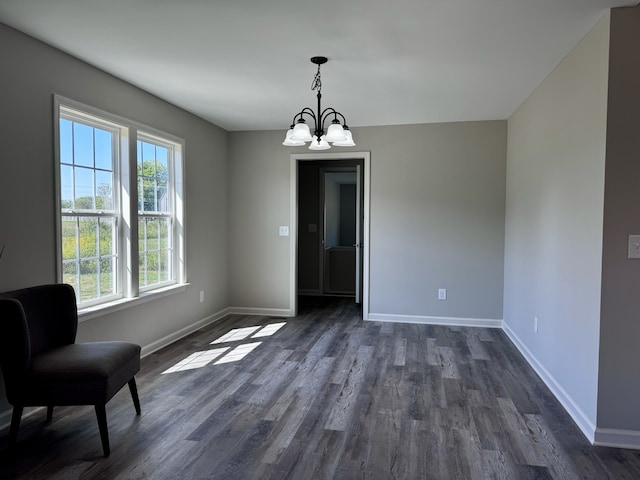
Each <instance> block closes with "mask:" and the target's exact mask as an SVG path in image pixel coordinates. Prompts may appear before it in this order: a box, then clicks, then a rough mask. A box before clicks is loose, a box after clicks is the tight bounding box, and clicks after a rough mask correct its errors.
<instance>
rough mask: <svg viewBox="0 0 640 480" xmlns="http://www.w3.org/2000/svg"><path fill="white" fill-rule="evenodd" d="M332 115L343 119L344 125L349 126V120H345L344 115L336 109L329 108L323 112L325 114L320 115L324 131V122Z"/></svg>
mask: <svg viewBox="0 0 640 480" xmlns="http://www.w3.org/2000/svg"><path fill="white" fill-rule="evenodd" d="M331 115H334V118H335V117H338V116H340V117H341V118H342V125H343V126H346V125H347V119H346V118H344V115H342V114H341V113H340V112H338V111H337V110H336V109H334V108H332V107H327V108H325V109H324V110H323V112H322V113H321V114H320V125H321V127H322V129H323V130H324V122H325V121H326V120H327V118H329V117H330V116H331Z"/></svg>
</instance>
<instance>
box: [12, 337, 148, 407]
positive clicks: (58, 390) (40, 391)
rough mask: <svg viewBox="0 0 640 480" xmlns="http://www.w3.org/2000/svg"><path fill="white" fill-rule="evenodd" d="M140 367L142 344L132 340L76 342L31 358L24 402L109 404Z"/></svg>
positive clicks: (32, 403)
mask: <svg viewBox="0 0 640 480" xmlns="http://www.w3.org/2000/svg"><path fill="white" fill-rule="evenodd" d="M139 370H140V346H139V345H136V344H133V343H128V342H91V343H76V344H71V345H65V346H62V347H58V348H54V349H51V350H47V351H45V352H42V353H40V354H38V355H34V356H33V357H32V358H31V368H30V369H29V372H28V375H26V377H25V378H23V380H22V382H23V384H22V385H23V387H24V388H23V389H22V392H23V393H22V394H21V395H20V396H21V397H22V398H21V403H22V404H23V405H25V406H26V405H34V406H35V405H97V404H105V403H107V401H109V399H110V398H111V397H113V395H115V394H116V392H118V390H120V389H121V388H122V387H123V386H124V384H125V383H127V382H128V381H129V380H131V379H132V378H133V377H134V375H135V374H136V373H137V372H138V371H139Z"/></svg>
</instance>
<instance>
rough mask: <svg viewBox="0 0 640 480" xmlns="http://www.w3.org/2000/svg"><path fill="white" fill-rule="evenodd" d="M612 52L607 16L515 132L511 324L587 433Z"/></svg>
mask: <svg viewBox="0 0 640 480" xmlns="http://www.w3.org/2000/svg"><path fill="white" fill-rule="evenodd" d="M608 46H609V23H608V17H605V18H604V19H602V20H601V21H600V22H599V23H598V24H597V26H596V27H594V28H593V30H592V31H591V32H590V33H589V34H588V35H587V36H586V37H585V38H584V39H583V40H582V41H581V42H580V44H579V45H578V46H577V47H576V48H575V49H574V50H573V51H572V52H571V53H570V54H569V55H568V56H567V57H566V58H565V59H564V61H563V62H562V63H561V64H560V65H559V66H558V67H557V68H556V69H555V70H554V71H553V72H552V73H551V74H550V75H549V76H548V77H547V79H546V80H545V81H544V82H543V83H542V84H541V85H540V86H539V87H538V88H537V89H536V91H535V92H533V93H532V95H531V96H530V97H529V98H528V99H527V100H526V101H525V103H524V104H523V105H522V106H521V107H520V108H519V109H518V111H516V113H515V114H514V115H513V116H512V117H511V118H510V119H509V124H508V128H509V138H508V154H507V200H506V204H507V209H506V240H505V275H504V281H505V289H504V322H505V325H506V329H507V330H508V331H509V333H510V335H511V337H512V339H514V340H515V341H516V343H517V344H519V346H520V348H521V350H522V351H523V353H525V354H526V355H528V358H529V360H530V362H532V363H533V364H534V365H535V366H536V367H537V370H538V373H539V374H541V376H542V377H543V378H545V380H546V381H547V384H548V385H550V386H552V387H554V388H555V393H556V395H557V396H559V398H560V399H561V400H562V401H563V403H564V405H565V408H567V409H568V410H570V411H571V412H572V414H573V415H574V419H576V420H577V421H578V423H579V424H581V426H582V427H583V429H586V430H593V426H594V425H595V422H596V411H597V408H596V407H597V406H596V391H597V387H598V348H599V332H600V287H601V251H602V215H603V201H604V165H605V142H606V115H607V67H608V64H607V62H608ZM536 316H537V317H538V319H539V330H538V333H537V334H536V333H534V331H533V320H534V317H536Z"/></svg>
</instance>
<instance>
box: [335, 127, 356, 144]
mask: <svg viewBox="0 0 640 480" xmlns="http://www.w3.org/2000/svg"><path fill="white" fill-rule="evenodd" d="M344 136H345V140H339V141H337V142H333V145H334V146H336V147H355V146H356V144H355V143H354V142H353V136H352V135H351V130H344Z"/></svg>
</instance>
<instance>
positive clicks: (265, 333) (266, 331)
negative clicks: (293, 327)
mask: <svg viewBox="0 0 640 480" xmlns="http://www.w3.org/2000/svg"><path fill="white" fill-rule="evenodd" d="M286 324H287V322H281V323H271V324H269V325H267V326H265V327H264V328H263V329H262V330H260V331H259V332H258V333H256V334H255V335H253V336H252V337H251V338H259V337H270V336H271V335H273V334H274V333H276V332H277V331H278V330H280V329H281V328H282V327H284V326H285V325H286Z"/></svg>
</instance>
